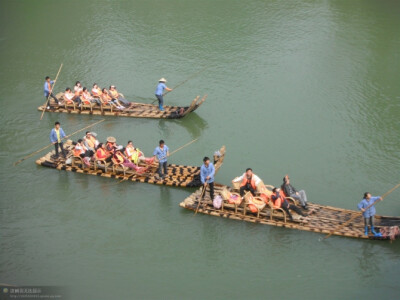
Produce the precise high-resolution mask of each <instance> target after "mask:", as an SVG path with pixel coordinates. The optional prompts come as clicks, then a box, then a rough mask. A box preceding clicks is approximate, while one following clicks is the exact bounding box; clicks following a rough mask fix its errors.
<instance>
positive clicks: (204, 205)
mask: <svg viewBox="0 0 400 300" xmlns="http://www.w3.org/2000/svg"><path fill="white" fill-rule="evenodd" d="M224 190H228V191H230V192H232V191H234V190H232V189H231V188H230V187H228V186H224V185H219V184H215V196H221V198H222V199H223V201H222V206H221V208H219V209H216V208H214V206H213V202H212V201H211V199H210V197H209V193H208V191H206V193H205V196H204V200H200V203H199V199H200V197H201V194H202V188H200V189H199V190H197V191H196V192H195V193H193V194H191V195H190V196H189V197H187V198H186V199H185V200H184V201H183V202H181V203H180V204H179V205H180V206H181V207H183V208H186V209H189V210H193V211H198V212H199V213H203V214H207V215H211V216H216V217H222V218H227V219H234V220H242V221H246V222H252V223H260V224H266V225H273V226H278V227H284V228H292V229H298V230H305V231H312V232H317V233H322V234H330V233H332V234H333V235H338V236H344V237H352V238H360V239H371V240H388V239H390V240H394V239H395V238H396V237H399V236H400V230H399V226H400V217H387V216H375V228H376V230H379V231H380V232H381V234H382V236H381V237H378V236H374V235H372V234H370V235H369V236H365V235H364V221H363V218H362V215H361V212H360V211H355V210H348V209H342V208H337V207H332V206H324V205H319V204H316V203H309V205H308V206H309V215H308V216H307V217H301V216H299V215H296V214H295V213H294V212H292V214H293V219H294V220H293V221H290V220H288V219H287V220H285V219H286V218H285V216H284V214H283V213H281V212H276V211H275V210H271V208H270V207H269V206H268V205H266V206H265V207H264V208H263V209H261V210H260V211H258V212H257V213H252V212H251V211H250V210H249V209H248V203H247V202H245V201H243V202H242V204H241V205H239V206H236V207H235V204H229V203H228V202H227V201H226V200H225V199H226V198H225V199H224V197H223V195H224V192H223V191H224ZM225 195H226V194H225ZM356 216H357V217H356ZM353 217H354V220H353V221H352V222H349V224H347V225H346V226H343V227H342V226H341V225H342V224H344V223H345V222H346V221H348V220H349V219H350V218H353ZM336 229H338V230H336ZM332 230H333V232H332Z"/></svg>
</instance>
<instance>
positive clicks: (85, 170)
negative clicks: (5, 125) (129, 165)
mask: <svg viewBox="0 0 400 300" xmlns="http://www.w3.org/2000/svg"><path fill="white" fill-rule="evenodd" d="M74 147H75V146H74V144H73V142H72V140H67V141H66V142H65V143H64V149H65V150H66V152H67V153H68V154H67V159H66V160H65V159H55V158H54V154H55V151H54V150H53V151H51V152H49V153H47V154H46V155H45V156H43V157H41V158H39V159H38V160H36V164H37V165H39V166H43V167H48V168H53V169H57V170H63V171H70V172H76V173H81V174H90V175H94V176H101V177H108V178H115V179H119V180H122V181H133V182H143V183H152V184H158V185H167V186H177V187H199V186H201V181H200V167H199V166H186V165H177V164H169V165H168V169H167V170H168V174H167V176H166V177H165V178H163V179H162V178H158V174H157V168H158V164H153V165H150V166H149V169H148V171H147V172H145V173H142V174H139V173H137V172H135V171H133V170H126V169H121V168H113V167H112V166H104V165H102V164H98V163H97V162H91V164H90V167H89V166H86V165H85V164H84V163H83V161H82V159H80V158H78V157H74V156H73V149H74ZM225 151H226V150H225V146H223V147H221V149H219V151H216V152H215V154H214V165H215V172H218V170H219V169H220V168H221V166H222V163H223V161H224V158H225ZM69 160H70V161H71V162H70V163H67V162H69Z"/></svg>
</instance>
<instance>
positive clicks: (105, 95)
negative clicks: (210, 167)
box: [100, 88, 125, 109]
mask: <svg viewBox="0 0 400 300" xmlns="http://www.w3.org/2000/svg"><path fill="white" fill-rule="evenodd" d="M100 98H101V100H103V102H104V103H106V104H110V105H113V106H114V107H116V108H118V109H124V108H125V107H123V106H122V105H121V103H119V102H118V100H116V99H114V100H113V99H112V98H111V96H110V95H109V94H108V91H107V89H106V88H103V90H102V93H101V96H100Z"/></svg>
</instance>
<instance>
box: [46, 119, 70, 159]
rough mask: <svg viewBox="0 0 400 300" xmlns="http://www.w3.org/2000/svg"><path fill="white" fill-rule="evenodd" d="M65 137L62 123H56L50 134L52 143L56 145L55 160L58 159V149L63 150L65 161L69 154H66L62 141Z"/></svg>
mask: <svg viewBox="0 0 400 300" xmlns="http://www.w3.org/2000/svg"><path fill="white" fill-rule="evenodd" d="M64 137H65V133H64V130H63V129H62V128H61V127H60V122H55V123H54V128H53V129H52V130H51V132H50V142H51V143H52V144H53V145H54V148H55V150H56V154H55V156H54V158H56V159H58V148H60V149H61V153H62V156H63V158H64V159H65V158H66V156H67V154H66V153H65V150H64V147H63V142H62V139H63V138H64Z"/></svg>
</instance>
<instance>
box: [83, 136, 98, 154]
mask: <svg viewBox="0 0 400 300" xmlns="http://www.w3.org/2000/svg"><path fill="white" fill-rule="evenodd" d="M96 136H97V134H96V133H95V132H90V131H86V135H85V136H84V137H83V145H85V147H86V148H88V149H89V150H92V151H93V152H94V151H95V149H96V148H97V146H98V145H99V141H98V140H97V139H96Z"/></svg>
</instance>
